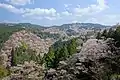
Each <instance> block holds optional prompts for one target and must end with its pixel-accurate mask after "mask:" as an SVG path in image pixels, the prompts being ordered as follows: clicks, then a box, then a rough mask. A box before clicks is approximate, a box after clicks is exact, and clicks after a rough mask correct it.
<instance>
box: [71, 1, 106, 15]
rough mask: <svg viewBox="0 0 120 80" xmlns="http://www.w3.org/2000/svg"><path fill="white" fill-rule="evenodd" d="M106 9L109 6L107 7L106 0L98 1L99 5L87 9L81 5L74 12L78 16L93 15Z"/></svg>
mask: <svg viewBox="0 0 120 80" xmlns="http://www.w3.org/2000/svg"><path fill="white" fill-rule="evenodd" d="M106 8H108V6H107V5H106V3H105V1H104V0H97V4H91V5H90V6H88V7H86V8H81V7H80V5H78V6H77V7H76V8H74V10H73V12H74V15H76V16H82V15H91V14H94V13H98V12H101V11H103V10H105V9H106Z"/></svg>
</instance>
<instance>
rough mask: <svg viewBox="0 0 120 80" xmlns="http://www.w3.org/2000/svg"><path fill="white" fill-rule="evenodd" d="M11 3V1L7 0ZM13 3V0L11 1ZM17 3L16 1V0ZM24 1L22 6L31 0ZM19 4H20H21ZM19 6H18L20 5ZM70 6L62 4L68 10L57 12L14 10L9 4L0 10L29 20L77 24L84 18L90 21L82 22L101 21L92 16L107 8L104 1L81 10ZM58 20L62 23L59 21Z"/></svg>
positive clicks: (51, 9) (2, 6)
mask: <svg viewBox="0 0 120 80" xmlns="http://www.w3.org/2000/svg"><path fill="white" fill-rule="evenodd" d="M9 1H12V0H9ZM13 1H15V0H13ZM16 1H17V0H16ZM18 1H23V0H18ZM24 1H28V2H26V3H22V2H21V3H22V4H24V5H25V4H27V3H29V1H31V0H24ZM21 3H20V4H21ZM20 4H19V5H20ZM70 5H71V4H64V6H65V8H66V9H67V8H69V10H68V9H67V10H65V11H62V12H58V11H57V10H56V9H54V8H49V9H45V8H32V9H30V8H16V7H14V6H12V5H9V4H4V3H0V8H4V9H6V10H8V11H10V12H13V13H15V14H20V15H21V16H22V17H24V18H27V19H30V20H42V19H46V20H50V21H52V20H58V22H62V21H64V22H67V21H68V22H72V21H73V22H79V21H82V19H84V18H85V17H88V16H89V17H90V19H88V18H86V19H88V20H83V21H89V22H95V20H96V21H99V20H101V19H97V18H93V17H92V16H93V14H96V13H99V12H101V11H103V10H105V9H107V8H108V6H107V5H106V3H105V1H104V0H97V3H96V4H91V5H89V6H88V7H85V8H81V6H80V5H77V7H76V8H70V7H69V6H70ZM60 19H61V20H62V21H60Z"/></svg>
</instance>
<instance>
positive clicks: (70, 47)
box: [68, 38, 77, 55]
mask: <svg viewBox="0 0 120 80" xmlns="http://www.w3.org/2000/svg"><path fill="white" fill-rule="evenodd" d="M76 51H77V43H76V39H75V38H74V39H72V40H71V42H70V44H69V45H68V52H69V55H72V54H74V53H76Z"/></svg>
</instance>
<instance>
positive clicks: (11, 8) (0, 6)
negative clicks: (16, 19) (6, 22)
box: [0, 3, 24, 14]
mask: <svg viewBox="0 0 120 80" xmlns="http://www.w3.org/2000/svg"><path fill="white" fill-rule="evenodd" d="M0 8H4V9H6V10H8V11H10V12H13V13H16V14H21V13H24V9H22V8H20V9H17V8H15V7H14V6H12V5H9V4H4V3H0Z"/></svg>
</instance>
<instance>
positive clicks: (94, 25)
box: [55, 23, 111, 29]
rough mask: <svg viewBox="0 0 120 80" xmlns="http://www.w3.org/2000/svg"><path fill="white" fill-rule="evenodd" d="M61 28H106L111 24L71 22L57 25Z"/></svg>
mask: <svg viewBox="0 0 120 80" xmlns="http://www.w3.org/2000/svg"><path fill="white" fill-rule="evenodd" d="M55 27H59V28H61V29H71V28H75V27H77V28H85V29H86V28H106V27H111V26H106V25H101V24H94V23H71V24H63V25H61V26H55Z"/></svg>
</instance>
